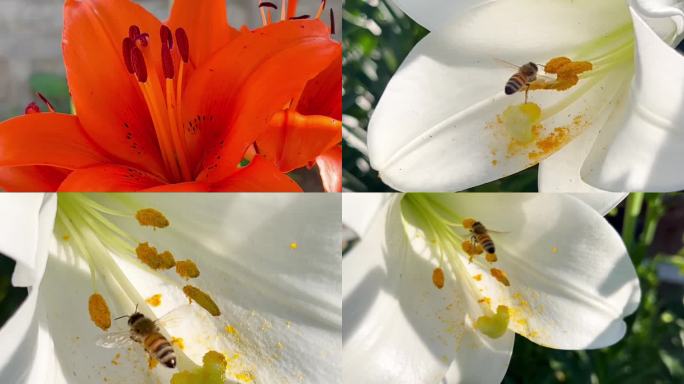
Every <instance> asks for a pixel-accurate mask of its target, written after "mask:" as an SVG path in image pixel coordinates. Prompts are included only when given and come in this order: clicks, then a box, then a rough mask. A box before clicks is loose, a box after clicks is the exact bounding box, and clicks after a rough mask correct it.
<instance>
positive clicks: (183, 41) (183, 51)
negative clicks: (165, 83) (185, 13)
mask: <svg viewBox="0 0 684 384" xmlns="http://www.w3.org/2000/svg"><path fill="white" fill-rule="evenodd" d="M176 44H178V53H180V55H181V59H182V60H183V62H184V63H187V62H188V60H190V43H189V42H188V35H187V34H186V33H185V29H183V28H178V29H176Z"/></svg>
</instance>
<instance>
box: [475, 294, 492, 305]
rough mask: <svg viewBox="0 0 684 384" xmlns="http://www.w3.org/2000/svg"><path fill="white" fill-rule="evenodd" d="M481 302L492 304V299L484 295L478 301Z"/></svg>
mask: <svg viewBox="0 0 684 384" xmlns="http://www.w3.org/2000/svg"><path fill="white" fill-rule="evenodd" d="M477 302H478V303H480V304H487V305H492V299H491V298H489V297H486V296H485V297H483V298H481V299H480V300H478V301H477Z"/></svg>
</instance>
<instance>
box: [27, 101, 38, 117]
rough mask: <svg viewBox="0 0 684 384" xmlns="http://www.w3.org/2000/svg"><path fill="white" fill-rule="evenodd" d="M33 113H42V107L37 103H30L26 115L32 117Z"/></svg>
mask: <svg viewBox="0 0 684 384" xmlns="http://www.w3.org/2000/svg"><path fill="white" fill-rule="evenodd" d="M32 113H40V107H39V106H38V104H36V103H35V102H33V101H32V102H30V103H29V104H28V105H27V106H26V108H24V114H25V115H30V114H32Z"/></svg>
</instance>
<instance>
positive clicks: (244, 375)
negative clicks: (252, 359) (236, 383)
mask: <svg viewBox="0 0 684 384" xmlns="http://www.w3.org/2000/svg"><path fill="white" fill-rule="evenodd" d="M235 378H236V379H238V380H240V381H242V382H244V383H251V382H253V381H254V374H253V373H252V372H240V373H238V374H237V375H235Z"/></svg>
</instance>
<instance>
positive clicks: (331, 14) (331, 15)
mask: <svg viewBox="0 0 684 384" xmlns="http://www.w3.org/2000/svg"><path fill="white" fill-rule="evenodd" d="M330 33H331V34H333V35H334V34H335V14H334V13H333V10H332V8H330Z"/></svg>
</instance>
